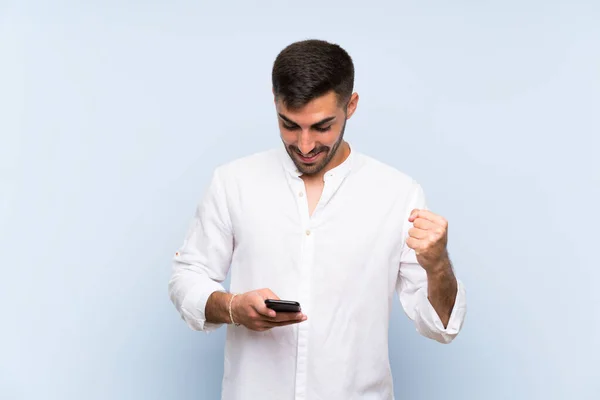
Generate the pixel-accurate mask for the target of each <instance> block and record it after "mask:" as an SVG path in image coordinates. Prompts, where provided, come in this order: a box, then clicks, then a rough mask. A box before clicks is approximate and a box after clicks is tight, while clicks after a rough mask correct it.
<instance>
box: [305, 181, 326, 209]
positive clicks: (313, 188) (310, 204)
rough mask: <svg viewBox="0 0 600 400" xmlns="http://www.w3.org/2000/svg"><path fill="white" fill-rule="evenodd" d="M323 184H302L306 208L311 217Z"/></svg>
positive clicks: (321, 193)
mask: <svg viewBox="0 0 600 400" xmlns="http://www.w3.org/2000/svg"><path fill="white" fill-rule="evenodd" d="M324 186H325V185H324V183H323V182H304V188H305V191H306V203H307V204H306V206H307V208H308V215H309V216H312V215H313V213H314V212H315V209H316V208H317V204H319V200H320V199H321V196H322V195H323V188H324Z"/></svg>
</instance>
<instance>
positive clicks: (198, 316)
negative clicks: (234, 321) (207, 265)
mask: <svg viewBox="0 0 600 400" xmlns="http://www.w3.org/2000/svg"><path fill="white" fill-rule="evenodd" d="M214 292H225V288H224V287H223V285H221V284H220V283H218V282H215V281H213V280H210V279H209V280H206V281H205V282H200V283H198V284H196V285H195V286H194V287H193V288H192V290H190V292H189V293H188V295H187V296H185V300H184V301H183V304H182V307H181V311H182V315H183V319H184V320H185V322H186V323H188V324H189V326H190V327H191V328H192V329H194V330H198V331H204V332H206V333H209V332H212V331H214V330H216V329H218V328H220V327H221V326H222V325H223V324H221V323H218V324H214V323H211V322H206V302H207V301H208V298H209V297H210V295H211V294H213V293H214Z"/></svg>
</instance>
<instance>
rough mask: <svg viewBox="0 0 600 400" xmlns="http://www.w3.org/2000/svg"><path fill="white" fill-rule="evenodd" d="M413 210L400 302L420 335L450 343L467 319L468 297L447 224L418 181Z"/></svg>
mask: <svg viewBox="0 0 600 400" xmlns="http://www.w3.org/2000/svg"><path fill="white" fill-rule="evenodd" d="M409 210H412V212H411V213H410V215H409V216H407V218H408V222H410V223H409V224H405V229H404V232H403V238H404V239H405V245H404V248H403V249H402V256H401V262H400V268H399V273H398V281H397V284H396V290H397V292H398V295H399V298H400V303H401V305H402V307H403V309H404V311H405V312H406V314H407V315H408V316H409V318H410V319H412V320H413V321H414V322H415V325H416V328H417V331H418V332H419V333H420V334H422V335H423V336H425V337H428V338H430V339H434V340H436V341H438V342H440V343H450V342H451V341H452V340H453V339H454V338H455V337H456V335H458V333H459V331H460V329H461V327H462V324H463V322H464V318H465V314H466V299H465V290H464V287H463V285H462V283H461V282H460V281H459V280H458V279H456V277H455V275H454V272H453V268H452V264H451V262H450V259H449V257H448V252H447V250H446V243H447V235H446V228H447V226H446V227H444V224H445V221H444V220H443V218H441V217H439V216H436V215H435V214H433V213H430V212H429V211H426V204H425V198H424V194H423V190H422V188H421V187H420V186H419V185H418V184H415V188H414V191H413V195H412V199H411V202H410V204H409ZM425 217H427V218H425ZM436 218H439V219H436ZM430 219H433V220H435V221H436V222H433V221H430Z"/></svg>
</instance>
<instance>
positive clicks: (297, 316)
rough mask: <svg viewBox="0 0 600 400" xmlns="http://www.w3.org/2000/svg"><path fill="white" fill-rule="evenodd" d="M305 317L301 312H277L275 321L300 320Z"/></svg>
mask: <svg viewBox="0 0 600 400" xmlns="http://www.w3.org/2000/svg"><path fill="white" fill-rule="evenodd" d="M304 317H305V315H304V314H302V313H301V312H297V313H291V312H278V313H277V317H275V322H288V321H301V320H302V319H303V318H304Z"/></svg>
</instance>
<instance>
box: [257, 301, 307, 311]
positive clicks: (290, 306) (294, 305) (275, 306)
mask: <svg viewBox="0 0 600 400" xmlns="http://www.w3.org/2000/svg"><path fill="white" fill-rule="evenodd" d="M265 304H266V306H267V307H268V308H270V309H271V310H275V311H276V312H300V303H298V302H297V301H291V300H273V299H267V300H265Z"/></svg>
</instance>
